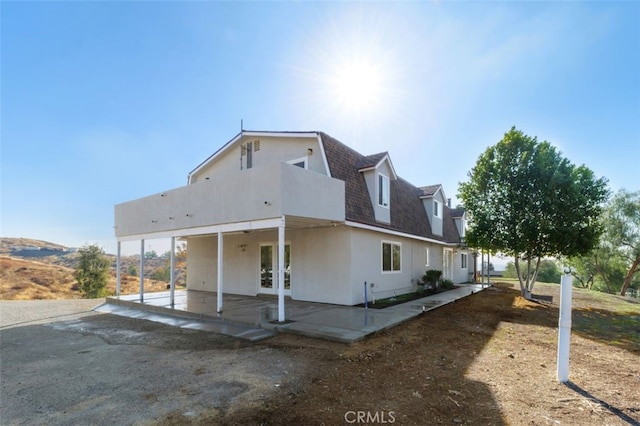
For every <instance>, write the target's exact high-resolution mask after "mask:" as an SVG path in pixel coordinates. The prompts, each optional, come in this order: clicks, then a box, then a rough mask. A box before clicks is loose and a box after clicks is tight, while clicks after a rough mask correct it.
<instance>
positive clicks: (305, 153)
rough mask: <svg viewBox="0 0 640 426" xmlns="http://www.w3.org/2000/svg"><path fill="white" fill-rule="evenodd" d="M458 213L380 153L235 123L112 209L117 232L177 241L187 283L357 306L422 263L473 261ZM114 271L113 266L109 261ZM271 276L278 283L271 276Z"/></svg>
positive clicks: (454, 271)
mask: <svg viewBox="0 0 640 426" xmlns="http://www.w3.org/2000/svg"><path fill="white" fill-rule="evenodd" d="M464 229H465V216H464V211H462V210H461V209H452V208H451V207H450V206H449V204H448V201H447V198H446V196H445V193H444V190H443V188H442V186H441V185H432V186H424V187H417V186H414V185H412V184H410V183H409V182H407V181H405V180H403V179H402V178H400V177H399V176H398V175H397V174H396V170H395V168H394V166H393V163H392V161H391V158H390V156H389V154H388V153H387V152H382V153H378V154H374V155H362V154H360V153H358V152H356V151H355V150H353V149H351V148H349V147H348V146H346V145H345V144H343V143H341V142H339V141H338V140H336V139H334V138H332V137H331V136H329V135H327V134H325V133H322V132H255V131H242V132H241V133H239V134H238V135H237V136H235V137H234V138H233V139H232V140H230V141H229V142H227V143H226V144H224V145H223V146H222V147H221V148H220V149H218V151H216V152H215V153H214V154H213V155H211V156H210V157H209V158H207V159H206V160H205V161H203V162H202V163H201V164H200V165H198V166H197V167H196V168H195V169H193V170H192V171H191V172H190V173H189V175H188V182H187V185H186V186H183V187H179V188H175V189H171V190H167V191H164V192H162V193H158V194H154V195H150V196H147V197H144V198H140V199H137V200H133V201H128V202H125V203H122V204H118V205H116V206H115V234H116V238H117V240H118V247H120V243H121V242H123V241H132V240H140V241H142V247H143V248H142V251H144V240H148V239H154V238H167V237H170V238H171V239H172V243H175V238H180V239H183V240H186V241H187V289H188V290H198V291H208V292H216V293H217V294H218V299H217V300H218V306H217V309H218V311H221V310H222V306H223V295H224V294H225V293H231V294H241V295H250V296H260V295H277V296H278V297H279V308H280V313H281V315H282V316H279V318H280V319H281V320H284V303H285V297H290V298H291V299H293V300H304V301H313V302H321V303H332V304H340V305H356V304H360V303H362V302H363V300H364V293H365V290H364V289H365V282H366V283H367V284H366V285H367V292H368V297H369V299H371V298H372V297H375V298H377V299H379V298H384V297H389V296H392V295H394V294H402V293H407V292H410V291H413V290H415V288H416V281H417V279H419V278H420V277H421V276H422V275H423V274H424V272H425V270H427V269H439V270H442V271H443V276H444V277H445V278H448V279H451V280H452V281H454V282H455V283H461V282H467V281H468V280H469V279H470V278H471V275H470V273H471V272H472V269H473V259H471V258H470V252H469V251H468V250H467V249H466V248H465V247H464V244H462V241H463V237H464ZM118 270H119V269H118ZM281 284H282V285H281Z"/></svg>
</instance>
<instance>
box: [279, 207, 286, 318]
mask: <svg viewBox="0 0 640 426" xmlns="http://www.w3.org/2000/svg"><path fill="white" fill-rule="evenodd" d="M284 321H285V315H284V216H282V218H281V219H280V225H279V226H278V322H284Z"/></svg>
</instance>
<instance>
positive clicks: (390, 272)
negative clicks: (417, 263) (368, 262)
mask: <svg viewBox="0 0 640 426" xmlns="http://www.w3.org/2000/svg"><path fill="white" fill-rule="evenodd" d="M385 244H389V245H390V251H389V253H390V255H391V259H389V263H390V265H391V269H390V270H385V269H384V245H385ZM394 246H395V247H398V250H399V251H400V254H399V257H398V260H399V261H400V265H398V269H394V268H395V266H396V265H394V264H393V249H394ZM380 269H381V271H382V273H383V274H399V273H402V243H399V242H397V241H387V240H382V242H381V244H380Z"/></svg>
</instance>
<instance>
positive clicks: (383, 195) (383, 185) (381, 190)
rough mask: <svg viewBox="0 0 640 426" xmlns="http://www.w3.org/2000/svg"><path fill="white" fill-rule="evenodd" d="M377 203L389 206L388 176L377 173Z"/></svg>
mask: <svg viewBox="0 0 640 426" xmlns="http://www.w3.org/2000/svg"><path fill="white" fill-rule="evenodd" d="M378 205H380V206H382V207H389V178H388V177H386V176H385V175H383V174H381V173H380V174H378Z"/></svg>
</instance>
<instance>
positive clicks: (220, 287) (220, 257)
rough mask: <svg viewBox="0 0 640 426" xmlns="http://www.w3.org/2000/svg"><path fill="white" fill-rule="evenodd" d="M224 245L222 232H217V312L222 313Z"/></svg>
mask: <svg viewBox="0 0 640 426" xmlns="http://www.w3.org/2000/svg"><path fill="white" fill-rule="evenodd" d="M223 250H224V244H223V236H222V232H218V310H217V312H218V313H220V312H222V291H223V289H224V286H223V282H222V279H223V276H224V274H223V263H224V262H223V260H224V256H223V254H224V252H223Z"/></svg>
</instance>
